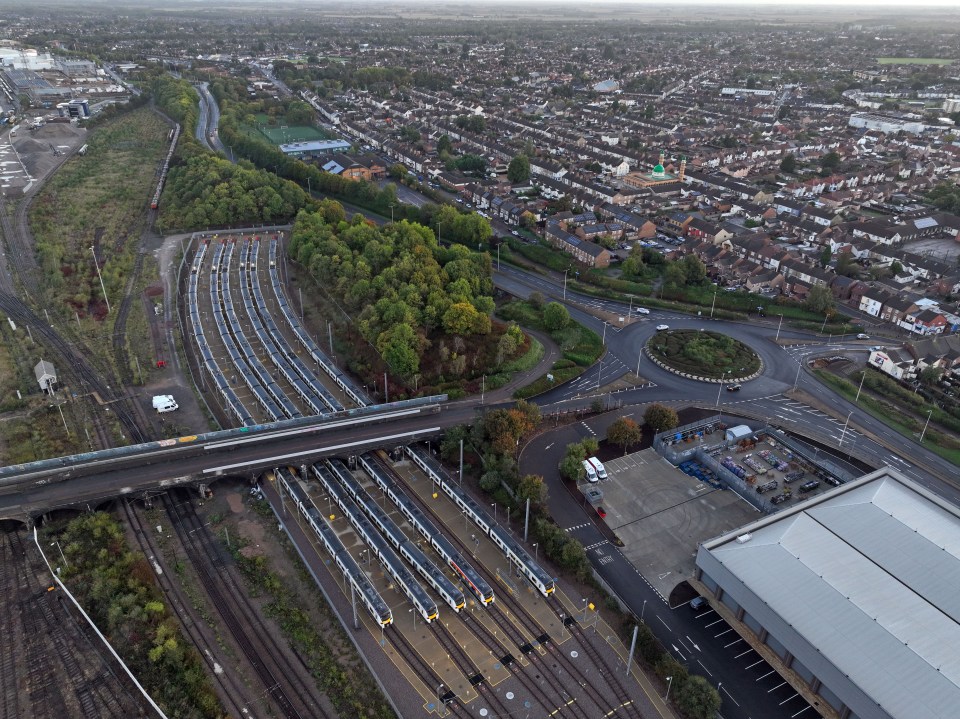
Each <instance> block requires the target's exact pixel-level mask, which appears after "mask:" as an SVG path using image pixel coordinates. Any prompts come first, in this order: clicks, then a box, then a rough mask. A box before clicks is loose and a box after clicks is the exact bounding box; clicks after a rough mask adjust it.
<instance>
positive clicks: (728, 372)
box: [717, 370, 730, 407]
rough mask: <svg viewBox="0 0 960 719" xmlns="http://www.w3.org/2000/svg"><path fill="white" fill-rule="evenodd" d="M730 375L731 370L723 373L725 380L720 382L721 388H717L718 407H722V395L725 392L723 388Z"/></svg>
mask: <svg viewBox="0 0 960 719" xmlns="http://www.w3.org/2000/svg"><path fill="white" fill-rule="evenodd" d="M728 374H730V370H727V371H726V372H724V373H723V379H722V380H721V382H720V387H718V388H717V407H719V406H720V393H721V392H723V386H724V385H725V384H726V383H727V375H728Z"/></svg>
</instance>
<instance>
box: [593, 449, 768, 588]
mask: <svg viewBox="0 0 960 719" xmlns="http://www.w3.org/2000/svg"><path fill="white" fill-rule="evenodd" d="M604 466H605V467H606V470H607V477H608V479H606V480H605V481H603V482H599V483H597V484H596V485H593V486H594V487H596V488H599V489H600V491H602V492H603V498H602V499H601V500H600V501H599V503H598V507H602V509H603V511H604V512H605V513H606V518H605V521H606V523H607V526H609V527H610V528H611V529H612V530H613V532H614V533H615V534H616V535H617V537H619V539H620V540H621V541H622V542H623V549H622V550H621V551H622V552H623V554H624V556H625V557H626V558H627V560H628V561H629V562H630V563H631V564H632V565H633V566H634V567H635V568H636V569H637V571H638V572H640V574H642V575H643V576H644V578H645V579H646V580H647V582H648V583H649V584H651V585H652V586H653V587H654V589H656V590H657V591H658V592H659V593H660V594H661V595H662V596H664V597H669V596H670V593H671V591H672V590H673V588H674V587H675V586H676V585H677V584H678V583H680V582H681V581H683V580H685V579H686V578H688V577H689V576H690V575H692V574H693V571H694V557H695V554H696V550H697V545H698V543H700V542H702V541H704V540H707V539H710V538H712V537H716V536H719V535H720V534H723V533H724V532H728V531H730V530H732V529H734V528H736V527H740V526H743V525H744V524H747V523H748V522H752V521H754V520H755V519H756V518H757V515H758V512H757V510H756V509H754V508H753V507H752V506H750V505H749V504H747V503H746V502H744V501H743V500H742V499H741V498H740V497H739V496H738V495H737V494H736V493H735V492H731V491H729V490H721V489H717V488H716V487H713V486H711V485H710V484H707V483H706V482H702V481H700V480H697V479H695V478H693V477H690V476H688V475H686V474H684V473H683V472H681V471H680V470H678V469H677V468H676V467H674V466H673V465H672V464H670V463H669V462H668V461H667V460H665V459H663V458H662V457H661V456H660V455H658V454H657V453H656V451H655V450H653V449H645V450H643V451H641V452H636V453H634V454H629V455H626V456H625V457H621V458H618V459H613V460H608V461H607V462H604Z"/></svg>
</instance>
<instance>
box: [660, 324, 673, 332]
mask: <svg viewBox="0 0 960 719" xmlns="http://www.w3.org/2000/svg"><path fill="white" fill-rule="evenodd" d="M668 329H670V325H657V332H662V331H663V330H668Z"/></svg>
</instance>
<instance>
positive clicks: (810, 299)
mask: <svg viewBox="0 0 960 719" xmlns="http://www.w3.org/2000/svg"><path fill="white" fill-rule="evenodd" d="M803 306H804V307H806V308H807V309H808V310H810V311H811V312H816V313H817V314H820V315H828V314H832V313H833V306H834V302H833V293H831V292H830V288H829V287H825V286H824V285H814V286H813V287H811V288H810V293H809V294H808V295H807V299H806V301H805V302H804V303H803Z"/></svg>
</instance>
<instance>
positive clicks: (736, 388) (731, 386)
mask: <svg viewBox="0 0 960 719" xmlns="http://www.w3.org/2000/svg"><path fill="white" fill-rule="evenodd" d="M739 391H740V385H738V384H728V385H727V392H739Z"/></svg>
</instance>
